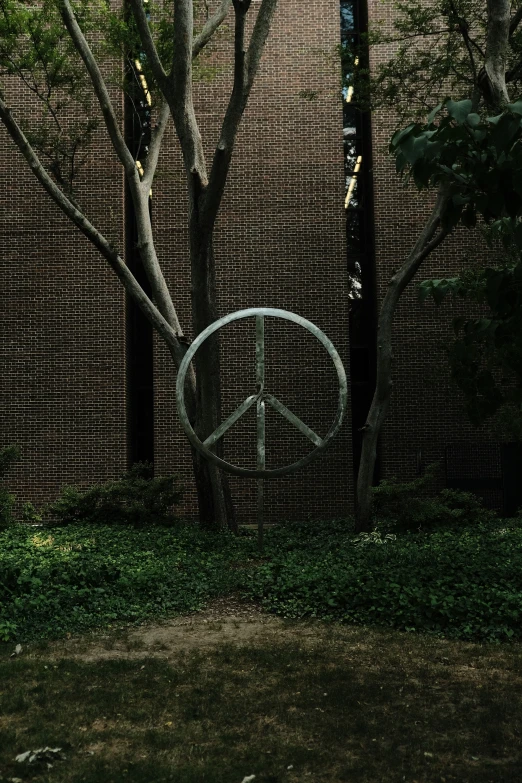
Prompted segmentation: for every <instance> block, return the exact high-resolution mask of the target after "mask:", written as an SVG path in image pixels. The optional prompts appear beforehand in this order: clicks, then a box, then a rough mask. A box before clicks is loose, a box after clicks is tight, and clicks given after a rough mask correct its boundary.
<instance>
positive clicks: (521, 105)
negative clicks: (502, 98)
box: [507, 100, 522, 114]
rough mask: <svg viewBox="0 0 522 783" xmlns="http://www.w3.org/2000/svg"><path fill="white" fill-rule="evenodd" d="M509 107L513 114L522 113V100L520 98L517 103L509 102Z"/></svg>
mask: <svg viewBox="0 0 522 783" xmlns="http://www.w3.org/2000/svg"><path fill="white" fill-rule="evenodd" d="M507 107H508V109H509V111H512V112H513V114H522V100H519V101H517V102H516V103H508V106H507Z"/></svg>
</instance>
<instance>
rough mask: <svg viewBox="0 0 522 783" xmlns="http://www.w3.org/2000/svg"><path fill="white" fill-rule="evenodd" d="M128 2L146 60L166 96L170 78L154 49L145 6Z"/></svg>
mask: <svg viewBox="0 0 522 783" xmlns="http://www.w3.org/2000/svg"><path fill="white" fill-rule="evenodd" d="M128 2H129V5H130V7H131V9H132V13H133V16H134V19H135V20H136V26H137V28H138V33H139V36H140V41H141V45H142V46H143V49H144V51H145V54H146V56H147V62H148V64H149V66H150V68H151V70H152V73H153V74H154V78H155V79H156V81H157V83H158V87H159V88H160V90H161V92H162V93H163V95H165V97H166V96H167V93H168V92H169V91H170V80H169V78H168V76H167V74H166V73H165V69H164V68H163V65H162V63H161V60H160V58H159V54H158V50H157V49H156V44H155V43H154V40H153V38H152V33H151V31H150V27H149V20H148V19H147V14H146V13H145V8H144V7H143V1H142V0H128Z"/></svg>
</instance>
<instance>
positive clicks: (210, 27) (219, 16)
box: [192, 0, 232, 58]
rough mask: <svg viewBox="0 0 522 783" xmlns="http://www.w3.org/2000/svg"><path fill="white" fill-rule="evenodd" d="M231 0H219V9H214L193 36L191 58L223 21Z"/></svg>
mask: <svg viewBox="0 0 522 783" xmlns="http://www.w3.org/2000/svg"><path fill="white" fill-rule="evenodd" d="M231 4H232V0H221V5H220V7H219V10H218V11H216V13H215V14H214V16H211V17H209V18H208V19H207V21H206V23H205V26H204V27H203V29H202V31H201V32H200V34H199V35H197V36H196V37H195V38H194V42H193V44H192V58H195V57H197V56H198V54H199V53H200V51H201V50H202V49H203V48H204V47H205V46H206V45H207V44H208V42H209V41H210V39H211V38H212V36H213V35H214V33H215V32H216V30H217V29H218V27H220V25H221V24H222V23H223V22H224V20H225V17H226V15H227V14H228V12H229V9H230V6H231Z"/></svg>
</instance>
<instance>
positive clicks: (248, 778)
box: [241, 775, 255, 783]
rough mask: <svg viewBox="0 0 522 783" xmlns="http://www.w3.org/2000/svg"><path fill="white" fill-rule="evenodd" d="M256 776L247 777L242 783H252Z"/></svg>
mask: <svg viewBox="0 0 522 783" xmlns="http://www.w3.org/2000/svg"><path fill="white" fill-rule="evenodd" d="M254 778H255V775H247V776H246V778H243V780H242V781H241V783H250V781H251V780H254Z"/></svg>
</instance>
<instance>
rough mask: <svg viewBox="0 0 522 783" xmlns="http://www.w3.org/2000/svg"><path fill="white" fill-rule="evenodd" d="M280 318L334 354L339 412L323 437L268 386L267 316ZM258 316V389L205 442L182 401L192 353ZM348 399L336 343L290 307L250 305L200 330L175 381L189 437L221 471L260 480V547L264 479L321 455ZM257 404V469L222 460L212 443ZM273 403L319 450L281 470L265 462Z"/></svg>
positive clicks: (278, 474) (179, 410)
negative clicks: (213, 337)
mask: <svg viewBox="0 0 522 783" xmlns="http://www.w3.org/2000/svg"><path fill="white" fill-rule="evenodd" d="M266 316H268V317H272V318H282V319H284V320H286V321H293V322H294V323H296V324H299V326H302V327H303V328H304V329H307V331H309V332H310V333H311V334H313V335H314V337H316V338H317V339H318V340H319V342H320V343H321V344H322V345H323V346H324V347H325V348H326V350H327V352H328V354H329V356H330V358H331V359H332V361H333V363H334V366H335V369H336V371H337V378H338V380H339V400H338V405H337V413H336V415H335V419H334V421H333V424H332V426H331V427H330V429H329V430H328V432H327V434H326V435H325V436H324V438H321V437H320V436H319V435H317V433H315V432H314V431H313V430H312V429H310V427H308V425H307V424H305V423H304V422H303V421H301V419H300V418H299V417H298V416H296V415H295V414H294V413H292V411H290V410H289V409H288V408H287V407H286V406H285V405H283V403H282V402H280V401H279V400H278V399H277V398H276V397H274V396H273V395H272V394H270V393H269V392H268V391H266V390H265V321H264V319H265V317H266ZM251 317H255V319H256V393H255V394H251V395H250V396H249V397H247V398H246V399H245V400H244V401H243V402H242V403H241V405H239V407H238V408H236V410H235V411H234V412H233V413H232V414H231V415H230V416H229V417H228V418H227V419H226V420H225V421H224V422H222V423H221V424H220V425H219V426H218V427H217V428H216V430H214V432H213V433H211V434H210V435H209V436H208V437H207V438H206V439H205V440H204V441H201V440H200V439H199V438H198V436H197V435H196V433H195V432H194V430H193V428H192V425H191V424H190V422H189V419H188V416H187V411H186V407H185V400H184V389H185V376H186V374H187V371H188V368H189V366H190V362H191V361H192V359H193V358H194V354H195V353H196V351H197V350H198V348H199V347H200V346H201V345H202V343H203V342H204V341H205V340H206V339H207V338H208V337H209V336H210V335H211V334H213V333H214V332H216V331H217V330H218V329H221V327H223V326H225V325H226V324H229V323H231V322H232V321H238V320H240V319H243V318H251ZM347 399H348V385H347V381H346V373H345V371H344V367H343V364H342V361H341V358H340V356H339V354H338V353H337V351H336V350H335V348H334V346H333V344H332V342H331V341H330V340H329V339H328V337H327V336H326V335H325V334H324V333H323V332H322V331H321V330H320V329H318V327H317V326H315V325H314V324H313V323H311V321H307V320H306V318H302V317H301V316H300V315H296V314H295V313H290V312H288V311H287V310H278V309H275V308H271V307H251V308H249V309H248V310H239V311H238V312H236V313H231V314H230V315H226V316H224V317H223V318H220V319H219V320H218V321H215V322H214V323H213V324H211V325H210V326H207V328H206V329H204V330H203V331H202V332H201V334H199V335H198V336H197V337H196V339H195V340H194V342H193V343H192V344H191V345H190V347H189V349H188V351H187V353H186V354H185V356H184V358H183V361H182V362H181V365H180V368H179V372H178V378H177V382H176V402H177V407H178V413H179V416H180V420H181V424H182V426H183V429H184V430H185V433H186V434H187V437H188V439H189V440H190V442H191V443H192V445H193V446H194V448H196V449H197V450H198V451H199V452H201V454H203V456H204V457H206V458H207V459H208V460H210V461H211V462H214V463H215V464H216V465H219V467H220V468H223V470H226V471H228V472H229V473H234V474H236V475H238V476H249V477H251V478H257V479H259V480H260V481H259V484H258V488H259V489H258V523H259V536H260V545H262V526H263V523H262V517H263V509H262V506H263V487H262V479H265V478H276V477H278V476H284V475H285V474H287V473H293V472H294V471H295V470H298V469H299V468H302V467H303V466H304V465H307V464H308V463H309V462H311V461H312V460H313V459H315V458H316V457H318V456H319V454H320V453H321V452H322V451H323V450H324V449H325V448H326V446H327V445H328V444H329V443H330V441H331V440H332V439H333V438H334V436H335V435H336V434H337V432H338V431H339V428H340V426H341V424H342V421H343V417H344V414H345V411H346V404H347ZM254 404H255V405H256V407H257V467H256V470H251V469H248V468H240V467H238V466H237V465H232V464H231V463H229V462H226V461H225V460H223V459H221V458H220V457H218V456H217V454H215V453H214V452H213V451H212V450H211V449H212V446H213V445H214V444H215V443H216V442H217V441H218V440H219V439H220V438H222V437H223V435H224V434H225V432H226V431H227V430H229V429H230V427H232V426H233V425H234V424H235V423H236V421H238V420H239V419H240V418H241V416H243V414H244V413H246V412H247V411H248V410H249V409H250V408H251V407H252V406H253V405H254ZM266 405H270V406H271V407H272V408H273V409H274V410H275V411H277V412H278V413H279V414H281V416H283V417H284V418H285V419H287V420H288V421H289V422H290V423H291V424H293V425H294V427H296V428H297V429H298V430H299V431H300V432H302V433H303V435H305V436H306V437H307V438H308V439H309V440H310V441H311V442H312V443H313V444H314V446H315V448H314V449H313V450H312V451H311V452H310V453H309V454H307V455H306V456H305V457H302V458H301V459H300V460H298V461H297V462H294V463H292V464H291V465H286V466H284V467H281V468H273V469H271V470H267V469H266V465H265V407H266Z"/></svg>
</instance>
